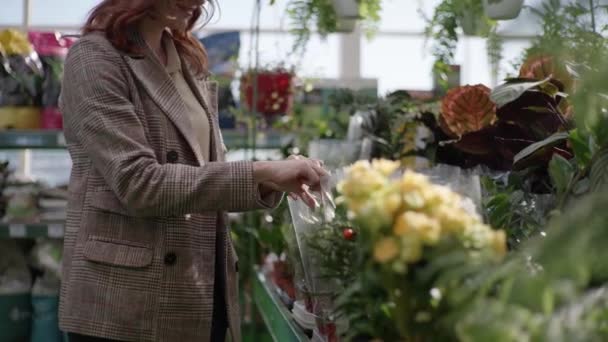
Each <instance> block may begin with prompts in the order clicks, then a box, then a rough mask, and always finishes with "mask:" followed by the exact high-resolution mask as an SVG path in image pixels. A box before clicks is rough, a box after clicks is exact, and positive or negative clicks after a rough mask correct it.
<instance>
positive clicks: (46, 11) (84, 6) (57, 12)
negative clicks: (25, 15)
mask: <svg viewBox="0 0 608 342" xmlns="http://www.w3.org/2000/svg"><path fill="white" fill-rule="evenodd" d="M100 2H101V1H100V0H78V1H75V0H53V1H49V0H30V3H31V12H30V13H31V18H30V24H31V25H33V26H62V27H65V26H76V27H80V26H81V25H82V24H83V23H84V21H85V19H86V17H87V14H88V13H89V11H91V9H93V7H95V5H97V4H98V3H100Z"/></svg>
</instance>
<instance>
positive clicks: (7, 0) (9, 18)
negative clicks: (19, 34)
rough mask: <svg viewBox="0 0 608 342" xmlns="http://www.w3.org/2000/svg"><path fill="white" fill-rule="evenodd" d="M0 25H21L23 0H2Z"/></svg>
mask: <svg viewBox="0 0 608 342" xmlns="http://www.w3.org/2000/svg"><path fill="white" fill-rule="evenodd" d="M2 2H3V3H2V10H0V26H21V25H23V0H3V1H2Z"/></svg>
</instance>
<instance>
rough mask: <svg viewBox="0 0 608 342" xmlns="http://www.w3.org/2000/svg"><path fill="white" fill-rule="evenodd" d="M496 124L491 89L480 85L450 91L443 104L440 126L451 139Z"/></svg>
mask: <svg viewBox="0 0 608 342" xmlns="http://www.w3.org/2000/svg"><path fill="white" fill-rule="evenodd" d="M494 122H496V105H495V104H494V103H493V102H492V101H491V100H490V88H488V87H486V86H484V85H482V84H478V85H474V86H470V85H466V86H462V87H458V88H454V89H452V90H450V91H449V92H448V93H447V95H446V96H445V97H444V98H443V101H442V102H441V115H440V116H439V125H440V126H441V129H442V130H443V131H444V132H445V134H447V135H449V136H450V137H453V138H456V137H461V136H463V135H465V134H467V133H471V132H477V131H479V130H481V129H483V128H486V127H488V126H491V125H492V124H493V123H494Z"/></svg>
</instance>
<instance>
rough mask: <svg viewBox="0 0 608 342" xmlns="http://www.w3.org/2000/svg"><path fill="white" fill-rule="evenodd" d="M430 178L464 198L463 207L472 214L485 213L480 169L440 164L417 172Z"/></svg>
mask: <svg viewBox="0 0 608 342" xmlns="http://www.w3.org/2000/svg"><path fill="white" fill-rule="evenodd" d="M416 172H419V173H421V174H424V175H426V176H427V177H429V179H430V180H431V182H433V183H435V184H438V185H443V186H446V187H448V188H450V190H452V191H454V192H456V193H457V194H459V195H460V196H462V197H463V207H464V208H465V209H466V210H467V212H469V213H470V214H476V215H478V216H479V215H480V213H482V212H483V204H482V190H481V180H480V173H481V170H479V169H463V168H460V167H457V166H451V165H445V164H438V165H435V166H433V167H430V168H424V169H420V170H416Z"/></svg>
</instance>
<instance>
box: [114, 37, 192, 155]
mask: <svg viewBox="0 0 608 342" xmlns="http://www.w3.org/2000/svg"><path fill="white" fill-rule="evenodd" d="M132 38H133V39H134V41H135V43H137V44H138V45H139V46H141V48H142V52H143V55H140V56H125V60H126V62H127V65H128V66H129V68H130V69H131V71H132V72H133V74H134V75H135V77H136V78H137V79H138V80H139V81H140V82H141V84H142V85H143V87H144V88H145V90H146V92H148V94H149V95H150V97H151V98H152V100H153V101H154V102H155V103H156V104H157V105H158V107H159V108H160V109H161V110H162V111H163V112H164V113H165V115H167V117H169V119H170V120H171V122H173V124H174V125H175V126H176V127H177V129H178V130H179V131H180V133H181V134H182V136H183V137H184V139H185V140H186V141H187V142H188V145H189V146H190V148H191V149H192V151H194V154H195V156H196V159H197V161H198V163H199V165H203V164H204V158H203V154H202V153H201V148H200V146H199V143H198V142H197V141H196V139H195V137H196V135H195V132H193V130H192V125H191V124H190V119H189V118H188V115H186V106H185V104H184V101H183V100H182V98H181V95H180V94H179V93H178V91H177V88H176V87H175V84H174V83H173V80H172V79H171V77H170V76H169V74H168V73H167V72H166V70H165V67H164V66H163V65H161V64H160V62H159V61H158V60H157V59H156V57H155V56H154V54H153V53H152V51H151V50H150V48H149V47H148V46H147V44H145V42H144V41H143V39H141V37H140V36H139V35H137V34H134V35H133V36H132Z"/></svg>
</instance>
